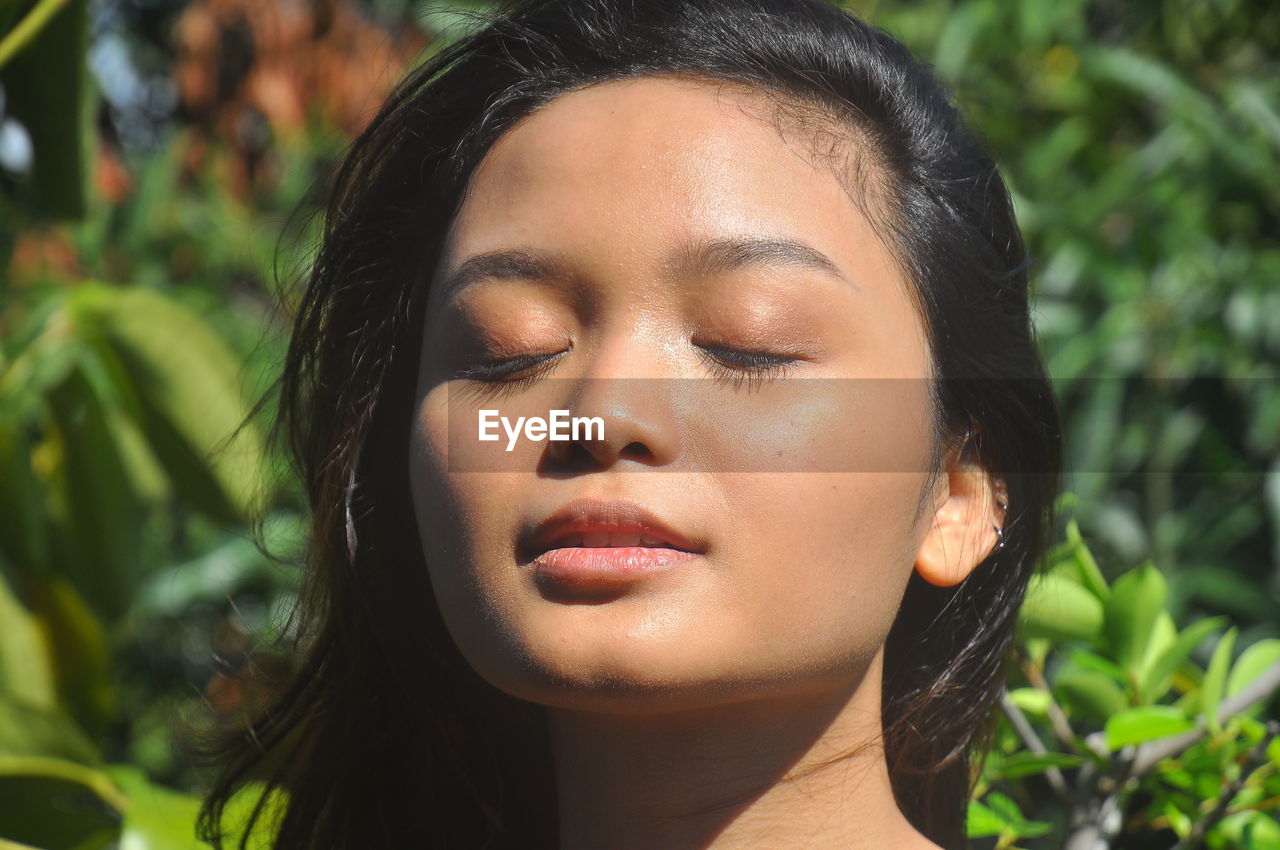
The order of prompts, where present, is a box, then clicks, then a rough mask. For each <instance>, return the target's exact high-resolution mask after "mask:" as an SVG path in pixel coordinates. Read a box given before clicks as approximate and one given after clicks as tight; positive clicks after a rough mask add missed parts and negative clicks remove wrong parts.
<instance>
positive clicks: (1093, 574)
mask: <svg viewBox="0 0 1280 850" xmlns="http://www.w3.org/2000/svg"><path fill="white" fill-rule="evenodd" d="M1067 540H1068V542H1070V543H1071V544H1072V547H1073V552H1072V555H1073V558H1074V561H1075V565H1076V569H1077V570H1078V571H1079V573H1080V583H1081V584H1083V585H1084V586H1085V587H1087V588H1088V589H1089V590H1090V592H1092V593H1093V595H1094V596H1096V597H1097V598H1098V599H1099V600H1100V601H1102V602H1105V601H1106V600H1107V598H1108V597H1110V596H1111V588H1110V587H1108V586H1107V580H1106V579H1105V578H1103V575H1102V570H1100V569H1098V562H1097V561H1096V560H1094V557H1093V553H1092V552H1090V551H1089V545H1088V544H1087V543H1085V541H1084V536H1083V535H1082V534H1081V533H1080V524H1079V523H1077V522H1076V521H1075V520H1074V519H1073V520H1071V521H1070V522H1069V523H1067Z"/></svg>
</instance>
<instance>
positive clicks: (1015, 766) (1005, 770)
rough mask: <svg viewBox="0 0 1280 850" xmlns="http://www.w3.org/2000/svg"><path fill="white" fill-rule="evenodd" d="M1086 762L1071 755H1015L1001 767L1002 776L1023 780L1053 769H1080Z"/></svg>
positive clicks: (1027, 753)
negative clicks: (1025, 777)
mask: <svg viewBox="0 0 1280 850" xmlns="http://www.w3.org/2000/svg"><path fill="white" fill-rule="evenodd" d="M1083 761H1084V760H1083V759H1082V758H1080V756H1075V755H1070V754H1069V753H1032V752H1020V753H1014V754H1013V755H1011V756H1009V757H1008V758H1006V759H1005V760H1004V762H1003V763H1002V764H1001V765H1000V770H999V772H1000V775H1001V776H1003V777H1004V778H1006V779H1021V778H1022V777H1024V776H1034V775H1036V774H1039V773H1044V772H1045V771H1046V770H1048V769H1049V768H1051V767H1057V768H1070V767H1078V766H1079V765H1080V764H1081V763H1082V762H1083Z"/></svg>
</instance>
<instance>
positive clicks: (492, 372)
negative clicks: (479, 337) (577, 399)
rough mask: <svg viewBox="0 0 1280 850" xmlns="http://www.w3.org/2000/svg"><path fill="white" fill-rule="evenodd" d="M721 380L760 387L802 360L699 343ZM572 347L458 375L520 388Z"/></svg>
mask: <svg viewBox="0 0 1280 850" xmlns="http://www.w3.org/2000/svg"><path fill="white" fill-rule="evenodd" d="M698 348H700V349H701V350H702V353H703V355H704V357H705V358H706V360H707V363H708V365H709V366H710V367H711V371H712V372H713V373H714V374H715V376H716V380H717V381H723V382H726V383H731V384H732V385H733V388H734V389H735V390H736V389H739V388H741V386H742V385H743V383H746V384H747V389H748V390H751V389H756V388H758V387H760V386H762V385H763V384H765V383H767V382H768V381H772V380H774V379H776V378H781V377H785V376H786V375H788V374H790V372H791V369H792V368H793V367H794V366H795V364H796V363H797V362H798V361H799V358H797V357H792V356H790V355H787V354H776V353H773V352H769V351H752V350H748V349H740V348H731V347H729V346H725V345H699V346H698ZM567 353H568V351H567V350H566V351H557V352H553V353H551V354H522V355H520V356H518V357H508V358H503V359H499V360H489V361H486V362H484V363H477V364H475V365H472V366H468V367H467V368H465V369H463V370H462V371H461V372H459V374H458V377H459V378H463V379H466V380H471V381H476V382H479V383H483V384H493V385H499V386H500V387H501V389H502V391H504V392H518V391H519V390H521V389H524V388H525V387H527V386H529V385H530V384H532V383H533V382H534V381H536V380H538V378H540V377H542V375H543V374H544V373H546V372H548V371H550V369H551V368H552V366H553V365H554V364H555V361H556V360H557V359H559V357H560V356H561V355H562V354H567Z"/></svg>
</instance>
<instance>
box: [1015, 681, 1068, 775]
mask: <svg viewBox="0 0 1280 850" xmlns="http://www.w3.org/2000/svg"><path fill="white" fill-rule="evenodd" d="M1000 707H1001V708H1002V709H1004V713H1005V716H1006V717H1008V718H1009V722H1010V723H1012V724H1013V728H1014V729H1015V730H1016V731H1017V733H1018V737H1020V738H1022V742H1023V743H1024V744H1026V745H1027V749H1029V750H1031V752H1033V753H1035V754H1036V755H1041V756H1042V755H1045V754H1046V753H1048V752H1049V750H1048V749H1047V748H1046V747H1045V745H1044V742H1043V741H1041V740H1040V736H1039V735H1037V734H1036V730H1035V729H1033V728H1032V727H1031V724H1030V722H1028V721H1027V718H1026V715H1024V714H1023V713H1022V709H1020V708H1018V707H1017V706H1016V705H1014V704H1013V700H1012V699H1010V698H1009V692H1008V691H1007V690H1006V691H1004V692H1003V693H1002V694H1000ZM1044 776H1045V779H1048V780H1049V784H1050V785H1052V786H1053V790H1054V791H1056V792H1058V794H1060V795H1065V794H1066V793H1067V780H1066V779H1064V778H1063V776H1062V771H1061V770H1058V768H1057V767H1056V766H1055V767H1050V768H1049V769H1048V770H1046V771H1045V772H1044Z"/></svg>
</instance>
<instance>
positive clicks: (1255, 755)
mask: <svg viewBox="0 0 1280 850" xmlns="http://www.w3.org/2000/svg"><path fill="white" fill-rule="evenodd" d="M1277 733H1280V723H1277V722H1275V721H1272V722H1271V723H1269V724H1268V725H1267V734H1266V735H1264V736H1262V740H1261V741H1259V742H1258V743H1257V745H1256V746H1255V747H1254V748H1253V749H1252V750H1250V751H1249V754H1248V756H1246V758H1245V761H1244V764H1243V765H1241V766H1240V775H1239V776H1237V777H1236V778H1235V780H1234V781H1232V782H1229V783H1227V784H1226V786H1225V787H1224V788H1223V789H1222V793H1221V794H1220V795H1219V796H1218V802H1217V805H1215V806H1214V807H1213V809H1212V810H1211V811H1210V812H1209V813H1208V814H1207V815H1205V816H1204V817H1202V818H1200V820H1198V821H1196V824H1195V826H1193V827H1192V828H1191V832H1190V834H1188V835H1187V837H1186V838H1184V839H1182V840H1181V841H1179V842H1178V843H1177V844H1175V845H1173V847H1172V848H1170V850H1195V848H1197V847H1199V846H1201V845H1202V844H1203V843H1204V837H1205V836H1206V835H1207V834H1208V833H1209V830H1211V829H1213V827H1214V826H1215V825H1216V824H1217V823H1218V821H1220V820H1222V819H1223V818H1224V817H1226V815H1227V811H1228V810H1229V809H1230V807H1231V801H1232V800H1234V799H1235V798H1236V795H1237V794H1239V793H1240V789H1242V788H1244V784H1245V783H1246V782H1247V781H1249V777H1250V776H1252V775H1253V774H1254V772H1255V771H1257V770H1258V768H1260V767H1262V765H1263V764H1264V763H1265V762H1266V760H1267V747H1268V745H1270V744H1271V742H1272V740H1274V739H1275V737H1276V735H1277Z"/></svg>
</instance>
